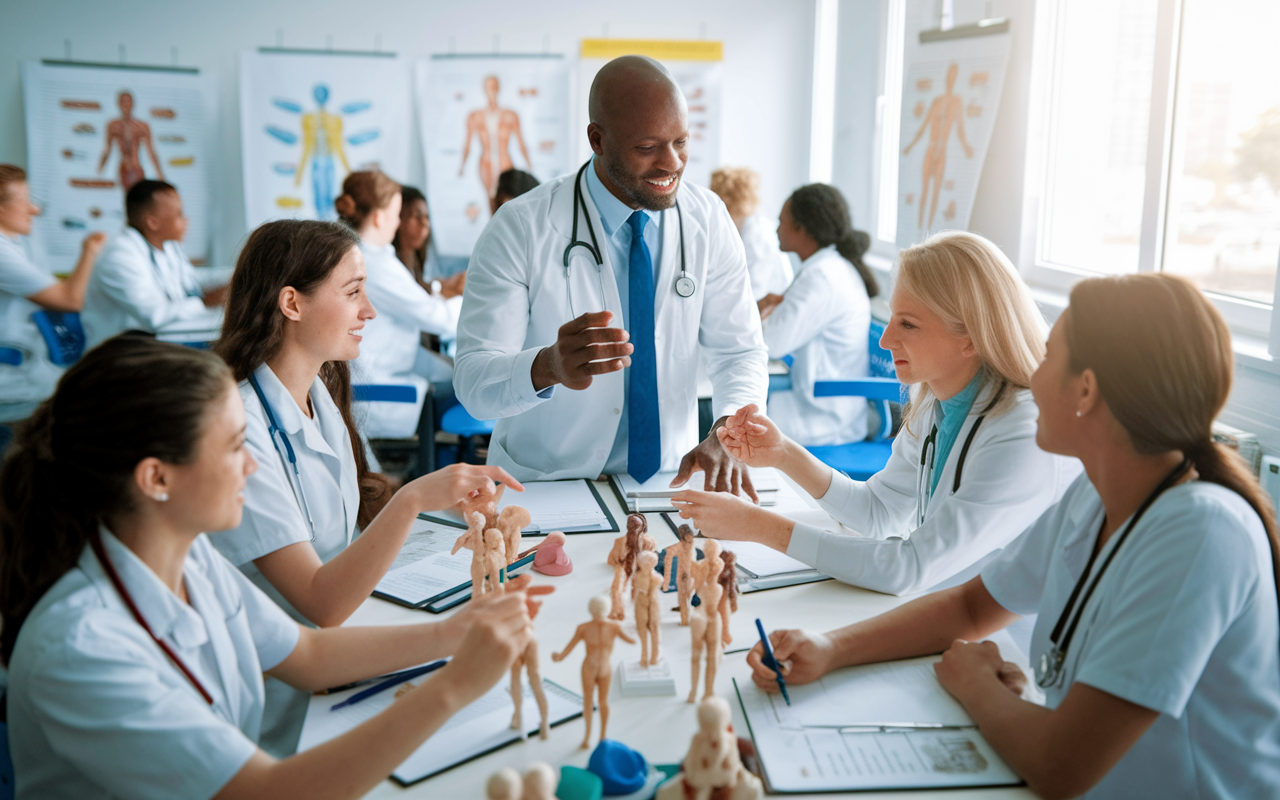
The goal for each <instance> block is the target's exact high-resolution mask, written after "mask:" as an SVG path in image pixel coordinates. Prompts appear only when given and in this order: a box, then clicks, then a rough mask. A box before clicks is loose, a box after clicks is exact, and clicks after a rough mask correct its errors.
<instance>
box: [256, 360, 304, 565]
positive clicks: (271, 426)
mask: <svg viewBox="0 0 1280 800" xmlns="http://www.w3.org/2000/svg"><path fill="white" fill-rule="evenodd" d="M249 385H250V386H252V387H253V391H254V394H256V395H258V402H260V403H262V413H263V414H265V415H266V417H267V434H268V435H270V436H271V446H272V447H274V448H275V449H276V455H277V456H279V458H280V465H281V466H282V467H284V473H285V474H284V479H285V482H286V483H288V484H289V488H290V489H291V490H292V491H293V499H294V502H296V503H297V504H298V508H299V509H300V510H301V511H302V515H303V516H304V517H306V518H307V525H308V526H309V527H310V528H311V541H312V542H314V541H315V540H316V522H315V520H314V519H312V517H311V507H310V505H308V503H307V493H306V491H305V490H304V489H303V488H302V473H301V472H299V471H298V454H297V453H295V452H294V451H293V445H292V444H291V443H290V442H289V436H288V435H287V434H286V433H285V432H284V429H283V428H281V427H280V423H279V422H277V421H276V413H275V410H274V409H272V408H271V404H270V403H268V402H267V396H266V394H264V393H263V391H262V385H261V384H260V383H258V376H257V375H250V376H249ZM277 435H278V437H279V438H277ZM290 467H292V468H293V469H292V472H293V479H292V480H290V479H289V472H290Z"/></svg>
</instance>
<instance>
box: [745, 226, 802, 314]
mask: <svg viewBox="0 0 1280 800" xmlns="http://www.w3.org/2000/svg"><path fill="white" fill-rule="evenodd" d="M770 224H771V223H770V222H769V221H767V220H765V218H764V217H761V216H759V215H758V214H757V215H752V216H750V217H747V218H746V219H744V220H743V221H742V228H741V229H740V230H739V232H740V233H741V234H742V248H743V250H744V251H745V252H746V256H747V273H748V274H749V275H750V276H751V294H752V296H753V297H755V299H756V300H760V299H761V298H763V297H764V296H765V295H767V294H782V293H783V292H785V291H786V290H787V287H788V286H790V285H791V281H792V278H793V275H794V270H793V269H792V267H791V258H790V256H788V255H787V254H786V253H784V252H782V250H780V249H779V248H778V234H777V233H776V232H775V231H774V230H773V229H772V228H770V227H769V226H770ZM773 224H775V225H776V221H775V223H773Z"/></svg>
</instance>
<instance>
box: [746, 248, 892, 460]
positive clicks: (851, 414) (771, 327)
mask: <svg viewBox="0 0 1280 800" xmlns="http://www.w3.org/2000/svg"><path fill="white" fill-rule="evenodd" d="M786 291H787V293H786V295H785V299H784V300H783V301H782V302H781V303H780V304H779V305H778V307H777V308H775V309H774V310H773V313H772V314H770V315H769V318H768V319H766V320H765V321H764V322H763V324H762V327H763V330H764V342H765V344H767V345H768V346H769V357H770V358H782V357H783V356H785V355H788V354H790V355H793V356H794V357H795V361H794V362H793V363H792V365H791V391H789V392H774V393H773V394H771V395H770V396H769V418H770V419H772V420H773V421H774V422H775V423H777V425H778V429H779V430H781V431H782V432H783V433H785V434H786V435H787V436H790V437H791V438H792V439H794V440H795V441H797V442H799V443H800V444H803V445H826V444H848V443H849V442H858V441H861V440H863V439H865V438H866V436H867V401H866V400H865V399H863V398H861V397H814V396H813V385H814V383H815V382H817V381H820V380H856V379H858V378H865V377H866V376H867V363H868V361H869V360H870V355H869V354H868V351H867V331H868V330H869V329H870V326H871V301H870V300H869V299H868V298H867V287H866V285H865V284H864V283H863V282H862V277H861V276H860V275H859V274H858V271H857V270H856V269H855V268H854V266H853V264H850V263H849V262H848V261H847V260H845V258H844V257H843V256H841V255H840V254H839V253H838V252H836V248H835V245H831V246H829V247H824V248H822V249H821V250H819V251H817V252H816V253H814V254H813V255H811V256H809V257H808V258H807V259H805V260H804V262H802V263H801V265H800V272H799V274H798V275H796V278H795V280H794V281H793V282H792V284H791V286H790V288H788V289H787V290H786Z"/></svg>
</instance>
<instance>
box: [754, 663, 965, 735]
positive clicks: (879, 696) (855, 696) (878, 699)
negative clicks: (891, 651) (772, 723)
mask: <svg viewBox="0 0 1280 800" xmlns="http://www.w3.org/2000/svg"><path fill="white" fill-rule="evenodd" d="M938 660H939V657H938V656H925V657H924V658H911V659H905V660H903V661H889V662H886V663H883V664H865V665H863V666H858V667H848V668H846V669H841V670H836V671H835V672H831V673H828V674H827V675H826V676H824V677H823V678H821V679H820V680H817V681H814V682H813V683H808V684H804V685H802V686H788V687H787V691H788V693H789V694H790V695H791V705H790V706H788V705H787V704H786V702H785V701H784V700H783V699H782V696H781V695H772V694H771V695H768V697H769V700H770V703H771V706H772V709H773V713H774V717H775V718H776V719H777V722H778V725H779V726H781V727H784V728H796V727H802V726H803V727H817V726H823V727H842V726H845V727H848V726H854V725H892V724H895V723H935V724H939V725H972V724H973V719H972V718H971V717H970V716H969V714H968V713H967V712H966V711H965V710H964V707H963V706H961V705H960V704H959V703H958V702H956V700H955V698H954V697H952V696H951V695H949V694H947V690H946V689H943V688H942V684H940V683H938V678H937V676H936V675H935V674H934V671H933V665H934V663H935V662H937V661H938Z"/></svg>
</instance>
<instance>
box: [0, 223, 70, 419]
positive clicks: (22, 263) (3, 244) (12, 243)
mask: <svg viewBox="0 0 1280 800" xmlns="http://www.w3.org/2000/svg"><path fill="white" fill-rule="evenodd" d="M57 283H58V279H57V278H55V277H54V276H53V273H51V272H50V271H49V270H47V269H45V268H43V267H39V266H36V265H35V263H33V262H32V260H31V253H30V243H29V242H28V241H27V239H26V237H23V238H21V239H10V238H9V237H8V236H5V235H4V234H0V347H11V348H13V349H15V350H17V351H18V352H20V353H22V363H21V364H18V365H16V366H15V365H11V364H0V422H6V421H9V420H16V419H22V418H24V417H26V416H28V415H30V414H31V412H32V411H34V410H35V407H36V405H38V404H39V403H40V401H42V400H44V399H45V398H46V397H48V396H49V395H51V394H53V388H54V386H56V385H57V383H58V378H59V377H61V376H62V367H59V366H57V365H55V364H54V363H53V362H52V361H50V360H49V346H48V345H47V344H46V343H45V341H44V337H42V336H41V335H40V330H39V329H38V328H36V324H35V323H34V322H32V321H31V315H32V314H34V313H36V312H37V311H39V310H40V306H38V305H36V304H35V303H33V302H31V301H30V300H28V299H27V298H28V297H31V296H32V295H35V294H39V293H40V292H43V291H44V290H46V289H49V288H51V287H52V286H54V285H56V284H57Z"/></svg>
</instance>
